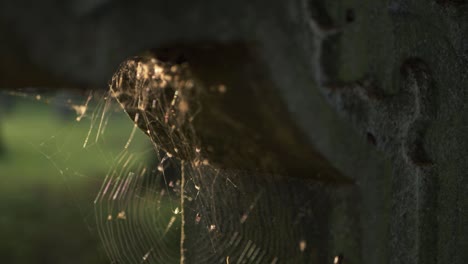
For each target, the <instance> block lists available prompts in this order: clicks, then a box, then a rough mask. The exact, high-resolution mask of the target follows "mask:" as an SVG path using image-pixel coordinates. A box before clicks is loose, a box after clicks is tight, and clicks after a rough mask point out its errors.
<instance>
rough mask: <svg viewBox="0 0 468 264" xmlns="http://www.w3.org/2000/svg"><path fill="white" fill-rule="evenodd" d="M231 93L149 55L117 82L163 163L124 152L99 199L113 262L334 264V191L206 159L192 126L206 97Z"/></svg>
mask: <svg viewBox="0 0 468 264" xmlns="http://www.w3.org/2000/svg"><path fill="white" fill-rule="evenodd" d="M226 89H229V87H225V86H224V85H222V84H220V85H219V86H217V87H216V88H213V87H206V86H204V85H203V83H201V82H200V81H199V80H197V79H196V78H194V76H192V74H191V70H190V65H189V64H187V63H170V62H162V61H159V60H157V59H156V58H154V57H150V56H149V57H137V58H133V59H130V60H128V61H126V62H124V63H123V64H122V65H121V67H120V68H119V70H118V71H117V73H116V74H115V75H114V76H113V78H112V81H111V85H110V93H111V96H112V97H113V98H115V99H116V100H117V101H118V102H119V104H120V105H121V107H122V108H123V109H124V110H125V111H126V112H127V114H128V115H129V116H130V117H131V118H132V119H133V121H134V123H135V128H137V127H138V128H140V129H141V130H142V131H144V132H145V133H146V135H148V137H149V138H150V139H151V142H152V143H153V146H154V149H155V153H157V154H158V158H157V160H158V162H157V164H155V166H153V167H154V168H153V169H151V168H150V167H148V166H145V165H142V164H139V162H138V161H137V160H136V159H134V158H133V156H132V152H131V151H129V150H128V151H126V150H124V151H123V152H122V153H121V156H120V157H119V158H118V159H117V162H116V164H115V168H113V169H111V170H110V172H109V173H108V175H107V177H106V179H105V181H104V182H103V185H102V187H101V190H100V191H99V193H98V195H97V197H96V200H95V210H96V221H97V223H98V229H99V235H100V237H101V239H102V241H103V243H104V246H105V249H106V251H107V253H108V255H109V258H110V259H111V260H112V263H325V261H328V259H327V256H328V252H327V246H328V244H327V243H328V241H327V235H328V223H327V221H328V215H329V213H330V212H329V211H328V210H324V209H323V208H327V207H329V206H328V205H329V204H330V201H329V195H328V189H327V187H326V186H323V185H322V184H320V183H317V182H313V181H306V180H304V179H299V178H285V177H281V176H277V175H273V174H261V173H254V172H248V171H242V170H234V169H225V168H224V169H221V168H220V167H219V166H217V165H215V163H213V164H212V163H211V160H210V159H208V158H206V155H205V153H206V151H205V147H206V148H208V147H209V146H203V145H201V143H200V140H199V137H198V135H197V131H196V129H195V127H194V125H193V123H194V121H196V120H197V118H201V117H200V113H201V112H202V111H210V109H209V106H206V105H202V104H201V103H200V100H199V98H202V97H203V96H205V95H206V94H209V93H211V94H216V93H219V94H223V93H225V92H226ZM133 133H134V132H133ZM129 145H131V137H130V140H129V142H128V144H127V145H126V146H125V149H129Z"/></svg>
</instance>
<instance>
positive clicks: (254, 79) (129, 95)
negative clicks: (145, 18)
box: [111, 44, 350, 183]
mask: <svg viewBox="0 0 468 264" xmlns="http://www.w3.org/2000/svg"><path fill="white" fill-rule="evenodd" d="M154 52H155V54H156V57H139V58H134V59H131V60H128V61H126V62H124V63H123V64H122V65H121V68H120V69H119V70H118V72H117V73H116V74H115V75H114V77H113V79H112V84H111V90H112V94H113V96H114V97H116V98H117V99H118V100H119V102H120V103H121V104H122V106H123V107H124V109H125V110H126V111H127V113H128V114H129V115H130V117H131V118H132V119H133V120H134V121H135V123H136V124H138V126H139V127H140V128H141V129H142V130H143V131H145V132H146V133H147V134H148V136H150V137H151V138H152V139H153V141H154V142H156V143H158V145H159V146H160V147H161V148H162V149H164V150H165V151H166V152H168V153H170V154H171V155H174V156H176V157H178V158H180V159H182V160H187V161H193V160H194V157H195V154H196V153H197V152H201V153H203V156H204V158H206V159H207V162H210V163H213V164H217V165H218V166H220V167H222V168H231V169H240V170H249V171H258V172H270V173H272V172H273V173H280V174H286V175H290V176H294V177H303V178H311V179H319V180H323V181H331V182H341V183H345V182H350V181H349V180H347V179H346V178H345V177H343V176H341V175H340V174H339V173H338V172H337V171H336V170H335V169H334V168H333V167H332V166H331V165H330V164H329V163H328V161H327V160H326V159H324V158H323V157H322V156H321V155H320V154H318V152H316V151H315V150H314V149H313V147H312V146H311V145H308V144H304V139H305V137H304V135H302V134H301V132H300V131H299V130H298V129H297V128H296V126H295V124H294V123H293V122H292V121H291V117H290V114H289V113H288V110H287V108H286V107H285V106H284V102H283V101H282V100H281V99H280V98H279V97H278V95H277V91H276V89H275V88H274V85H273V83H272V82H271V81H270V80H269V77H268V75H267V74H265V70H264V66H263V65H262V63H261V62H260V61H259V60H258V59H256V58H255V56H253V53H252V52H251V50H250V49H248V48H246V47H245V46H243V45H240V44H231V45H198V46H197V45H194V46H187V47H180V48H174V49H171V50H169V51H168V50H164V51H161V50H156V51H154ZM158 54H159V57H160V58H162V60H165V62H163V61H161V60H158V59H157V58H158ZM180 58H183V59H184V62H182V61H180ZM177 60H179V61H177Z"/></svg>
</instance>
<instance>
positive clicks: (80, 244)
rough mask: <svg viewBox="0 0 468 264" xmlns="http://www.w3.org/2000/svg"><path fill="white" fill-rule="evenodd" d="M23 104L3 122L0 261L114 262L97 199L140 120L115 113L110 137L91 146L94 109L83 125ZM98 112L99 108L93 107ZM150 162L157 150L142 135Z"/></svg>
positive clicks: (139, 148)
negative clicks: (100, 226) (100, 231)
mask: <svg viewBox="0 0 468 264" xmlns="http://www.w3.org/2000/svg"><path fill="white" fill-rule="evenodd" d="M12 100H15V101H16V104H15V106H14V108H13V111H12V112H11V113H9V114H8V115H1V116H0V137H1V141H3V145H4V150H3V153H2V154H1V156H0V238H1V239H0V258H1V260H2V261H1V262H2V263H11V264H13V263H28V264H29V263H44V264H46V263H47V264H50V263H67V264H72V263H80V264H81V263H90V264H93V263H109V261H108V259H107V257H106V256H105V254H104V251H103V248H102V246H101V244H100V241H99V237H98V235H97V231H96V226H95V220H94V215H93V213H94V212H93V200H94V198H95V196H96V194H97V192H98V190H99V187H100V185H101V183H102V181H103V179H104V177H105V175H106V173H107V171H108V170H109V169H110V167H111V166H112V165H113V164H114V162H115V158H116V157H117V155H118V154H119V153H120V152H121V151H122V150H123V148H124V146H125V143H126V142H127V140H128V138H129V135H130V132H131V130H132V128H133V124H132V122H131V121H130V120H129V119H128V118H127V117H126V116H125V115H124V113H122V112H116V113H114V112H113V111H110V112H109V113H112V115H111V116H110V118H109V122H108V125H107V127H106V132H105V133H104V135H103V136H100V137H99V138H98V140H97V142H96V131H97V126H98V125H99V119H97V122H96V123H94V127H93V130H92V131H91V134H90V138H89V144H88V146H87V147H85V148H83V143H84V141H85V139H86V137H87V135H88V132H89V130H90V127H91V123H92V122H91V120H92V114H93V113H94V114H99V113H101V112H100V111H99V110H98V109H97V107H99V105H97V106H94V107H90V108H91V109H89V110H88V114H87V116H85V118H83V119H82V120H81V121H80V122H77V121H75V117H76V116H75V117H74V116H73V115H70V116H69V117H67V118H63V116H60V115H59V114H58V111H57V109H55V108H54V106H53V105H51V104H45V103H43V102H35V101H33V100H28V99H18V98H12ZM92 108H94V109H92ZM131 146H132V148H133V151H136V152H139V153H141V154H142V157H145V156H147V155H149V154H150V152H151V148H150V147H148V146H149V142H148V140H147V139H146V137H145V136H144V135H143V134H142V133H140V131H139V130H138V131H137V133H136V134H135V137H134V139H133V141H132V144H131Z"/></svg>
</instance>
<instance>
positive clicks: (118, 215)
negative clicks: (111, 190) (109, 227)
mask: <svg viewBox="0 0 468 264" xmlns="http://www.w3.org/2000/svg"><path fill="white" fill-rule="evenodd" d="M117 219H122V220H127V215H126V214H125V211H120V212H119V213H118V214H117Z"/></svg>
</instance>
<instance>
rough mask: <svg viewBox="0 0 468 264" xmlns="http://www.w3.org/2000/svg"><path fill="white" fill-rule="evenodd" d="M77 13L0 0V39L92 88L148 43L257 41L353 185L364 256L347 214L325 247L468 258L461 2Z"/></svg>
mask: <svg viewBox="0 0 468 264" xmlns="http://www.w3.org/2000/svg"><path fill="white" fill-rule="evenodd" d="M88 2H89V1H88ZM78 7H79V8H77V5H76V1H72V2H64V1H50V0H49V1H30V0H18V1H2V2H1V3H0V17H1V20H0V21H1V23H2V24H3V25H4V28H8V30H9V32H10V33H11V32H13V33H11V34H9V35H8V38H5V39H8V41H10V40H11V39H13V38H14V39H15V41H16V42H18V43H20V44H21V46H22V47H24V48H23V49H19V48H18V49H16V50H15V49H14V52H16V53H17V54H21V55H24V54H26V57H27V58H28V60H29V61H30V63H31V64H33V65H36V66H39V68H40V69H41V70H45V71H47V72H49V73H52V74H53V75H54V76H59V77H60V78H63V79H66V80H69V81H70V82H73V83H79V84H85V85H92V86H104V85H105V83H106V82H107V81H108V80H109V78H110V76H111V74H112V72H113V71H114V70H115V69H116V68H117V66H118V64H119V62H121V61H122V60H123V59H124V58H126V57H128V56H130V55H133V54H136V53H138V52H141V51H143V50H145V49H148V48H153V47H158V46H162V45H168V44H170V43H190V42H197V41H215V42H229V41H233V40H235V41H245V42H255V43H257V45H258V46H259V47H260V50H261V51H262V52H261V54H259V55H260V56H262V57H263V59H264V61H265V64H266V65H267V67H268V69H269V71H270V72H271V76H272V79H273V81H274V82H275V84H276V87H277V88H278V92H279V93H280V94H281V95H282V96H283V98H284V101H285V103H286V104H287V105H288V107H289V111H290V112H291V114H292V115H293V116H294V117H295V120H296V122H297V124H298V125H299V126H300V127H301V128H302V129H303V131H304V132H305V133H306V134H307V135H308V136H309V139H310V141H311V142H312V144H314V145H315V146H316V148H317V149H319V150H320V151H321V153H322V154H323V155H324V156H326V157H327V158H328V160H330V162H332V163H333V165H335V166H336V167H337V168H338V169H340V170H341V171H342V172H343V173H345V174H346V175H347V176H349V177H352V178H353V179H354V180H355V182H356V186H357V188H358V189H359V211H358V213H359V216H360V227H359V228H358V229H359V230H360V245H359V246H358V248H360V252H359V253H355V252H354V251H355V248H356V246H355V245H351V246H350V245H348V244H347V243H346V241H343V240H340V239H339V236H340V234H341V233H343V232H342V229H343V228H346V227H344V226H346V225H345V224H344V223H342V222H343V219H346V212H347V209H346V208H343V211H341V210H338V212H336V217H332V220H330V221H332V222H334V223H336V225H331V232H332V233H334V234H336V239H334V241H336V242H333V243H335V246H333V247H332V249H331V250H334V249H336V250H343V251H344V252H345V253H344V254H345V257H346V256H348V255H353V254H355V256H352V257H350V259H352V260H354V261H355V262H353V263H451V264H452V263H457V264H458V263H464V262H466V261H465V260H466V259H468V251H467V250H466V249H467V248H468V227H467V226H468V225H467V223H468V197H467V195H466V193H468V178H467V177H466V171H467V170H468V160H467V157H468V153H467V152H468V140H467V135H468V131H467V130H468V126H467V121H468V109H467V104H466V103H465V102H466V101H467V99H468V96H467V92H466V91H468V90H467V89H466V88H467V87H466V86H467V83H468V81H467V78H468V73H467V71H468V46H467V43H468V40H467V39H468V33H467V32H468V4H466V1H463V0H458V1H455V0H452V1H450V0H445V1H442V0H440V1H423V0H412V1H400V0H393V1H383V0H381V1H357V0H355V1H353V0H341V1H339V0H334V1H318V0H316V1H307V2H305V1H261V0H258V1H232V2H221V1H205V2H204V3H203V4H200V3H195V2H194V1H182V0H179V1H170V2H169V1H166V2H163V1H143V0H141V1H117V0H113V1H111V0H109V1H100V3H99V4H98V5H86V8H82V6H79V5H78ZM9 55H10V54H9ZM20 68H21V67H20ZM7 69H8V68H7ZM8 76H10V74H9V75H8ZM8 76H7V77H8ZM7 77H4V78H6V79H8V78H7ZM4 83H6V84H7V85H9V84H10V83H11V82H4ZM343 207H346V205H343ZM340 222H341V224H340ZM334 226H335V227H334ZM334 228H336V229H334ZM350 248H352V249H353V250H350ZM361 257H362V259H361Z"/></svg>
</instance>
